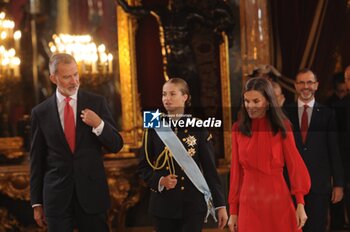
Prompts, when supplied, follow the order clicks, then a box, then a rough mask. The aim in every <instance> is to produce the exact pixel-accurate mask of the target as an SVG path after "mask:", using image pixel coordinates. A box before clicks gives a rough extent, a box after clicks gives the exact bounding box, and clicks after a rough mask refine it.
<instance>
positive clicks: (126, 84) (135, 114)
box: [117, 1, 142, 149]
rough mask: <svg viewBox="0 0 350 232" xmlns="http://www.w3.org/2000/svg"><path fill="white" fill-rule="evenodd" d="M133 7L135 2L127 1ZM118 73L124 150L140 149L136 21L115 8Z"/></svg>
mask: <svg viewBox="0 0 350 232" xmlns="http://www.w3.org/2000/svg"><path fill="white" fill-rule="evenodd" d="M129 4H131V5H134V4H135V1H129ZM117 27H118V48H119V73H120V90H121V101H122V119H123V120H122V128H123V131H122V135H123V139H124V143H125V147H126V148H125V149H128V148H129V147H140V146H141V137H142V128H141V127H142V118H141V109H140V99H139V93H138V90H137V89H138V87H137V71H136V52H135V31H136V27H137V25H136V20H135V19H133V18H132V17H130V16H128V15H127V14H126V13H125V12H124V11H123V9H122V8H121V7H120V6H117Z"/></svg>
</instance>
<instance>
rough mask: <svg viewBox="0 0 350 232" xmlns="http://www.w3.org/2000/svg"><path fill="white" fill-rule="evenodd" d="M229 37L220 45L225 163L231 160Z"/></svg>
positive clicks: (225, 37)
mask: <svg viewBox="0 0 350 232" xmlns="http://www.w3.org/2000/svg"><path fill="white" fill-rule="evenodd" d="M227 39H228V38H227V36H224V40H225V41H224V43H222V44H221V45H220V72H221V73H220V76H221V95H222V96H221V104H222V108H223V111H222V114H223V115H222V119H223V127H224V128H223V133H224V152H225V156H224V157H225V160H224V162H225V163H228V162H229V161H230V160H231V149H232V140H231V126H232V119H231V83H230V69H229V53H228V41H227Z"/></svg>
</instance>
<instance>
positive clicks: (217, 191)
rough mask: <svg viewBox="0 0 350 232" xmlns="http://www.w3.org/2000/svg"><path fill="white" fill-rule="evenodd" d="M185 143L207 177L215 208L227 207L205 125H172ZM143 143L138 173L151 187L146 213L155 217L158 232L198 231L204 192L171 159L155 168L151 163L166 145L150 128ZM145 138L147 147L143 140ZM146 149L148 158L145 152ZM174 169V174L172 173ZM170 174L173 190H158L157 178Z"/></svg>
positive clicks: (202, 211)
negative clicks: (175, 181)
mask: <svg viewBox="0 0 350 232" xmlns="http://www.w3.org/2000/svg"><path fill="white" fill-rule="evenodd" d="M172 129H173V131H174V132H175V133H176V134H177V136H178V138H179V139H180V141H181V142H182V144H183V145H184V147H185V149H186V150H187V152H188V155H190V156H191V157H192V158H193V159H194V161H195V162H196V164H197V165H198V167H199V168H200V169H201V171H202V173H203V175H204V178H205V179H206V181H207V183H208V186H209V188H210V191H211V193H212V197H213V203H214V207H220V206H226V202H225V199H224V193H223V189H222V185H221V182H220V179H219V177H218V173H217V171H216V166H215V161H214V147H213V145H212V141H211V138H212V137H211V135H210V134H209V133H208V131H207V130H206V129H205V128H193V127H191V128H181V127H177V128H172ZM145 135H147V137H146V136H145V138H144V141H143V142H144V144H143V148H142V152H141V156H140V164H139V174H140V177H141V178H142V179H143V180H145V181H146V182H147V184H148V186H149V187H150V189H151V197H150V202H149V212H150V213H151V215H153V216H154V218H155V227H156V230H157V232H163V231H164V232H170V231H174V232H175V231H176V232H177V231H179V232H180V231H181V232H197V231H201V228H202V226H203V222H204V217H205V215H206V213H207V205H206V202H205V200H204V195H203V193H201V192H200V191H199V190H198V189H197V188H196V187H195V186H194V185H193V183H192V182H191V181H190V180H189V178H188V177H187V176H186V174H185V173H184V171H183V170H182V169H181V167H180V166H179V165H178V164H177V163H176V161H175V159H173V163H174V166H173V167H174V168H172V163H171V160H170V161H169V162H166V164H165V165H164V167H163V168H161V169H159V170H156V169H153V168H152V167H151V165H150V164H149V162H151V163H152V165H153V166H154V165H155V164H156V160H157V159H158V157H159V155H160V154H161V153H162V152H163V151H164V148H165V145H164V143H163V142H162V140H161V139H160V138H159V137H158V135H157V133H156V132H155V131H154V130H153V129H149V130H148V131H147V133H145ZM146 140H147V147H145V146H146V144H145V141H146ZM145 148H147V153H148V160H147V156H146V152H145ZM163 161H164V158H161V159H160V160H158V164H157V165H156V166H158V167H160V166H162V164H163ZM173 172H174V173H173ZM170 173H172V174H175V175H177V184H176V187H175V188H174V189H170V190H167V189H166V188H164V189H163V190H162V191H161V192H159V189H158V187H159V180H160V178H161V177H163V176H164V177H165V176H167V175H169V174H170Z"/></svg>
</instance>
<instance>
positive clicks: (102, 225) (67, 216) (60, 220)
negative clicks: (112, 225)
mask: <svg viewBox="0 0 350 232" xmlns="http://www.w3.org/2000/svg"><path fill="white" fill-rule="evenodd" d="M46 222H47V227H48V232H63V231H64V232H72V231H73V229H74V226H75V225H76V227H77V228H78V230H79V232H96V231H98V232H106V231H109V229H108V225H107V214H106V213H98V214H88V213H86V212H85V211H84V210H83V208H82V207H81V206H80V204H79V201H78V199H77V197H76V194H75V193H74V194H73V197H72V200H71V203H70V206H69V207H68V208H67V210H65V212H64V214H63V215H60V216H52V217H46Z"/></svg>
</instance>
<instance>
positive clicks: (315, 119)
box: [306, 102, 321, 141]
mask: <svg viewBox="0 0 350 232" xmlns="http://www.w3.org/2000/svg"><path fill="white" fill-rule="evenodd" d="M320 113H321V111H320V106H319V104H318V103H317V102H315V104H314V107H313V109H312V115H311V119H310V123H309V128H308V133H307V136H306V141H307V139H308V137H309V135H310V134H309V132H312V131H316V130H317V127H318V126H317V125H319V120H320V119H321V117H320Z"/></svg>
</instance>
